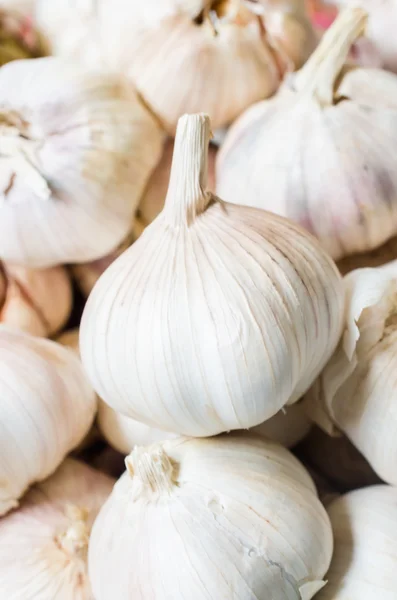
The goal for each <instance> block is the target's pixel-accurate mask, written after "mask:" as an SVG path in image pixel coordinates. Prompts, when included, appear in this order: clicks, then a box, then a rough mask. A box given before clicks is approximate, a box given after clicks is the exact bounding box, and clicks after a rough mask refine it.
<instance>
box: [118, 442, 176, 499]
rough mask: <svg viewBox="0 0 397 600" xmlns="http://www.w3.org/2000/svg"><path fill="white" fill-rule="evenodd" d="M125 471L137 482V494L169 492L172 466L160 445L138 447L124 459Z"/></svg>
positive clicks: (171, 480)
mask: <svg viewBox="0 0 397 600" xmlns="http://www.w3.org/2000/svg"><path fill="white" fill-rule="evenodd" d="M125 465H126V467H127V471H128V473H129V475H130V476H131V478H132V479H136V480H137V481H138V482H139V484H140V485H139V491H138V493H137V494H136V495H137V496H139V495H141V494H148V495H149V496H153V495H154V496H156V497H158V496H164V495H168V494H170V493H171V491H172V489H173V487H174V485H175V483H174V481H173V475H174V467H173V465H172V463H171V461H170V459H169V458H168V456H167V454H166V453H165V452H164V450H163V448H162V447H161V446H157V445H154V446H150V447H149V448H147V447H139V446H136V447H135V448H134V450H133V451H132V452H131V454H129V456H127V458H126V459H125Z"/></svg>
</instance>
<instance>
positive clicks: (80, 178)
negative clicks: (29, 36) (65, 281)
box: [0, 57, 163, 268]
mask: <svg viewBox="0 0 397 600" xmlns="http://www.w3.org/2000/svg"><path fill="white" fill-rule="evenodd" d="M0 105H1V106H0V121H1V124H0V146H1V149H2V156H1V157H0V190H1V192H0V258H2V259H3V260H5V261H6V262H10V263H16V264H23V265H25V266H29V267H39V268H40V267H41V268H43V267H48V266H52V265H55V264H60V263H67V262H71V263H73V262H85V261H88V260H94V259H96V258H99V257H101V256H104V255H105V254H107V253H109V252H110V251H112V250H114V248H115V247H116V246H117V245H118V244H119V243H120V242H121V241H122V240H123V239H124V238H125V237H126V235H127V233H128V232H129V230H130V227H131V220H132V217H133V214H134V211H135V209H136V207H137V205H138V201H139V199H140V196H141V194H142V192H143V189H144V187H145V185H146V182H147V180H148V178H149V175H150V173H151V170H152V169H153V168H154V167H155V165H156V163H157V162H158V160H159V158H160V154H161V148H162V140H163V134H162V133H161V131H160V129H159V126H158V125H157V123H156V121H155V120H154V119H153V118H152V117H151V116H150V114H149V113H148V112H147V111H146V109H145V108H144V107H143V106H141V104H140V103H139V101H138V99H137V98H136V96H135V92H134V91H133V90H131V89H130V88H129V87H128V86H127V85H125V84H124V83H120V82H118V81H116V80H115V79H111V78H107V77H105V76H102V75H94V74H89V73H88V72H86V71H85V70H84V69H81V68H79V67H77V66H75V65H71V64H66V63H65V62H64V61H62V60H60V59H56V58H52V57H48V58H42V59H37V60H34V61H32V60H27V61H17V62H13V63H10V64H8V65H5V67H4V68H2V69H1V70H0Z"/></svg>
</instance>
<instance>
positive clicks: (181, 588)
mask: <svg viewBox="0 0 397 600" xmlns="http://www.w3.org/2000/svg"><path fill="white" fill-rule="evenodd" d="M126 466H127V472H126V473H125V474H124V475H123V476H122V477H121V479H119V481H118V482H117V483H116V485H115V487H114V489H113V492H112V494H111V496H110V498H109V499H108V500H107V502H106V503H105V504H104V506H103V508H102V509H101V511H100V513H99V515H98V518H97V520H96V521H95V523H94V526H93V529H92V534H91V538H90V544H89V573H90V578H91V584H92V588H93V593H94V596H95V599H96V600H111V599H112V598H117V600H131V599H132V598H133V599H134V600H149V598H150V599H151V598H153V599H156V600H168V598H172V600H185V599H186V598H191V599H192V600H193V599H194V600H199V599H200V600H201V599H203V598H232V597H233V598H235V599H236V600H246V599H247V598H274V599H275V600H276V599H277V600H278V599H280V600H284V599H286V598H291V599H292V598H298V595H299V597H300V598H302V599H303V598H304V599H305V600H310V599H311V598H312V597H313V596H314V594H315V593H316V592H318V590H319V589H321V588H322V587H323V585H324V581H323V577H324V575H325V573H326V571H327V568H328V565H329V563H330V560H331V555H332V535H331V528H330V523H329V520H328V518H327V514H326V512H325V510H324V508H323V506H322V505H321V503H320V501H319V500H318V498H317V495H316V492H315V487H314V484H313V482H312V481H311V479H310V477H309V475H308V474H307V472H306V471H305V469H304V468H303V467H302V466H301V465H300V464H299V462H298V461H297V460H296V459H295V458H294V457H293V456H292V454H290V453H289V452H288V451H287V450H285V449H284V448H282V447H281V446H278V445H276V444H272V443H271V442H265V441H263V440H261V439H260V438H258V437H256V436H252V437H250V436H247V435H245V436H242V435H239V434H231V435H229V436H220V437H218V438H209V439H201V440H197V439H186V438H178V439H176V440H170V441H166V442H164V443H162V444H154V445H152V446H149V447H136V448H135V449H134V450H133V452H132V453H131V454H130V455H129V456H128V457H127V459H126ZM137 565H139V568H137ZM108 573H112V577H109V576H108V575H107V574H108ZM176 582H177V584H176Z"/></svg>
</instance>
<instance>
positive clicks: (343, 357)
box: [305, 261, 397, 484]
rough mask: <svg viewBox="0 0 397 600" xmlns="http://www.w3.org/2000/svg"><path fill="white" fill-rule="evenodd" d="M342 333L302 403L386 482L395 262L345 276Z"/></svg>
mask: <svg viewBox="0 0 397 600" xmlns="http://www.w3.org/2000/svg"><path fill="white" fill-rule="evenodd" d="M345 287H346V291H347V300H346V302H347V305H346V321H345V329H344V334H343V337H342V339H341V342H340V344H339V346H338V348H337V350H336V351H335V353H334V355H333V357H332V358H331V359H330V361H329V363H328V364H327V366H326V367H325V369H324V371H323V372H322V374H321V376H320V377H319V378H318V380H317V381H316V382H315V384H314V385H313V387H312V389H311V390H310V391H309V392H308V394H307V397H306V399H305V403H306V405H307V410H308V414H309V415H310V416H311V418H313V419H315V420H316V421H317V422H318V423H319V425H320V426H321V427H323V428H324V429H325V430H326V431H330V432H331V433H332V432H333V431H334V430H335V429H336V430H340V431H343V432H344V433H345V434H346V435H347V437H348V438H349V439H350V440H351V441H352V442H353V444H354V445H355V446H356V447H357V448H358V450H359V451H360V452H361V453H362V454H363V455H364V456H365V458H366V459H367V460H368V462H369V463H370V465H371V466H372V468H373V469H374V470H375V472H376V473H377V474H378V475H379V476H380V477H381V478H382V479H383V480H384V481H386V482H388V483H392V484H396V483H397V472H396V469H395V463H396V459H397V380H396V375H395V374H396V372H397V320H396V306H397V261H393V262H392V263H389V264H387V265H384V266H383V267H378V268H374V269H369V268H368V269H358V270H357V271H353V272H352V273H350V274H349V275H347V276H346V277H345Z"/></svg>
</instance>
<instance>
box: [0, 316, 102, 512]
mask: <svg viewBox="0 0 397 600" xmlns="http://www.w3.org/2000/svg"><path fill="white" fill-rule="evenodd" d="M0 396H1V404H0V516H1V515H4V514H5V513H6V512H8V511H9V510H11V509H12V508H14V507H16V506H17V505H18V499H19V498H20V497H21V496H22V494H23V493H24V492H25V491H26V489H27V488H28V487H29V486H30V485H31V484H32V483H34V482H36V481H40V480H43V479H45V478H46V477H48V476H49V475H50V474H51V473H52V472H53V471H54V470H55V469H56V468H57V466H58V465H59V464H60V463H61V461H62V460H63V459H64V457H65V455H66V454H67V453H68V452H69V451H70V450H72V449H73V448H74V447H76V446H77V445H78V444H79V443H80V441H81V440H82V439H83V437H84V436H85V434H86V433H87V431H88V430H89V428H90V426H91V424H92V421H93V419H94V416H95V412H96V397H95V394H94V392H93V391H92V389H91V387H90V386H89V384H88V383H87V380H86V377H85V374H84V372H83V370H82V368H81V365H80V362H79V360H78V358H76V357H75V356H74V354H73V353H72V352H70V351H69V350H66V349H65V348H63V347H62V346H60V345H59V344H56V343H55V342H51V341H49V340H45V339H42V338H36V337H33V336H31V335H28V334H25V333H22V332H19V331H17V330H14V329H11V328H8V327H6V326H4V325H0Z"/></svg>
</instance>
